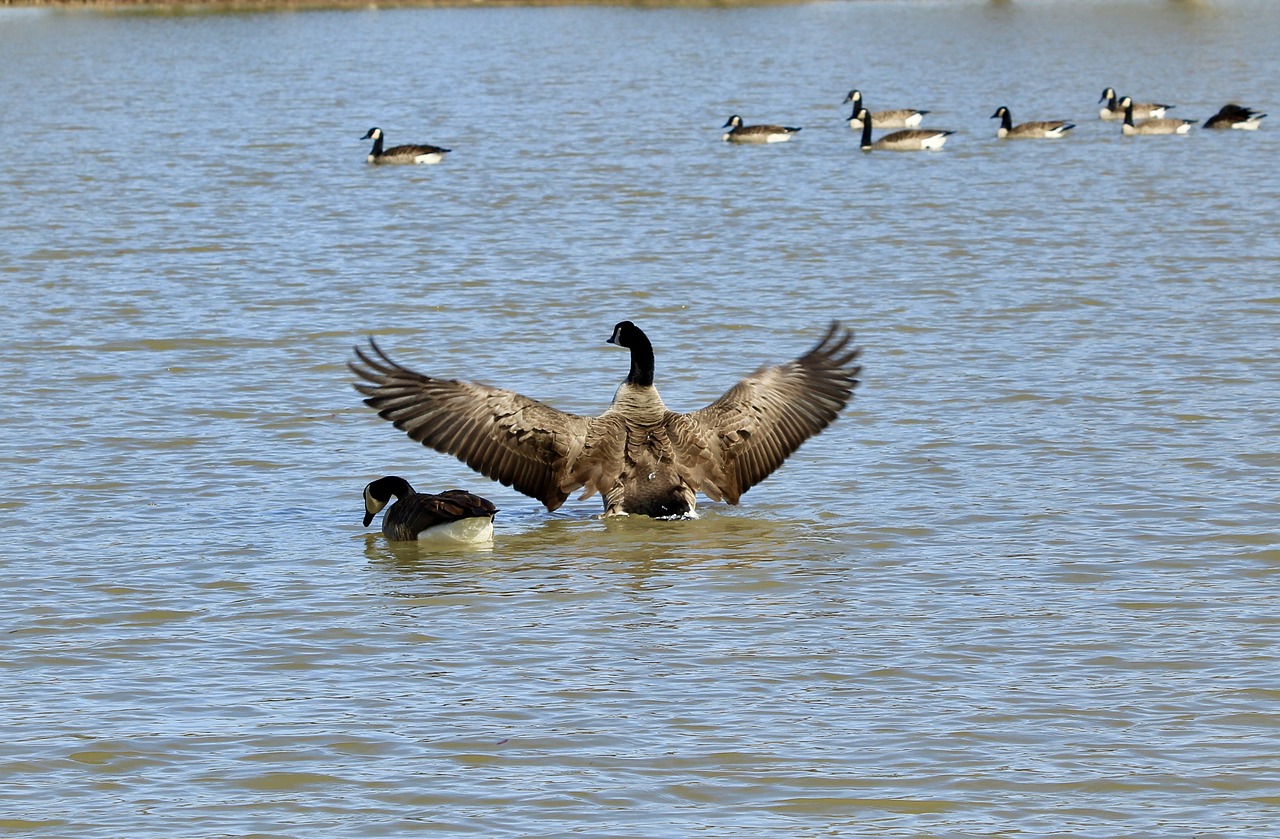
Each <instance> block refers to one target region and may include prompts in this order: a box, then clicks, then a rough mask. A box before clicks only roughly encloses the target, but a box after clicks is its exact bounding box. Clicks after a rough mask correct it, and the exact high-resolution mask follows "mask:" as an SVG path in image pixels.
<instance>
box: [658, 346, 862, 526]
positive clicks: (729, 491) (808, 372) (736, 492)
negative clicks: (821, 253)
mask: <svg viewBox="0 0 1280 839" xmlns="http://www.w3.org/2000/svg"><path fill="white" fill-rule="evenodd" d="M852 340H853V333H852V332H850V331H849V330H848V329H846V328H845V327H844V326H842V325H841V324H840V323H839V322H838V321H835V322H832V324H831V327H830V328H829V329H828V330H827V334H826V335H825V336H823V338H822V340H821V341H819V342H818V345H817V346H815V347H814V348H813V349H812V350H810V351H809V352H807V353H805V354H804V355H802V356H801V357H800V358H797V359H796V360H795V361H791V362H788V363H786V364H779V365H777V366H776V367H762V368H760V369H759V370H757V371H756V372H754V373H752V374H751V375H750V376H747V377H746V378H745V379H743V380H742V381H740V382H738V383H737V384H736V385H734V386H733V387H732V388H730V389H729V391H728V392H727V393H725V395H724V396H721V397H720V398H719V399H718V400H716V401H715V402H713V403H712V404H710V405H708V406H707V407H705V408H703V409H702V410H700V411H695V412H694V413H691V414H687V415H684V416H683V417H681V416H680V415H673V420H672V425H673V427H674V431H675V434H674V436H675V438H676V439H677V440H678V441H679V443H678V445H679V447H680V448H681V449H683V450H685V451H686V452H693V451H695V450H696V449H698V448H699V447H700V446H701V447H703V451H702V454H703V455H705V457H706V459H704V460H703V461H702V462H701V464H700V465H699V466H698V467H697V468H696V469H695V474H697V475H699V476H700V477H702V479H703V480H705V481H706V483H705V484H704V485H703V486H702V487H701V488H700V489H701V491H702V492H703V493H704V494H706V495H708V496H710V497H712V498H714V497H716V496H717V495H719V496H722V497H723V498H724V500H725V501H728V502H729V503H730V504H736V503H738V498H739V497H740V496H741V495H742V494H743V493H744V492H746V491H747V490H748V489H750V488H751V487H753V486H755V485H756V484H758V483H760V482H761V481H763V480H764V479H765V478H767V477H768V476H769V475H770V474H772V473H773V471H774V470H775V469H777V468H778V467H779V466H781V465H782V463H783V461H785V460H786V459H787V458H788V457H789V456H790V455H791V453H792V452H794V451H795V450H796V449H797V448H799V447H800V444H801V443H803V442H804V441H805V440H808V439H809V438H810V437H812V436H813V435H815V434H817V433H818V432H819V431H822V429H824V428H826V427H827V426H828V425H830V424H831V422H832V421H833V420H834V419H835V418H836V416H837V415H838V414H839V413H840V411H841V409H843V408H844V406H845V405H847V404H848V402H849V400H850V399H851V398H852V396H853V389H854V388H855V387H856V386H857V384H858V380H857V375H858V372H859V371H860V370H861V369H862V368H861V366H859V365H857V364H855V363H854V360H855V359H856V358H857V357H858V353H859V349H858V348H857V347H850V346H849V344H850V342H851V341H852Z"/></svg>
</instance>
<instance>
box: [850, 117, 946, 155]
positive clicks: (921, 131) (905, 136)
mask: <svg viewBox="0 0 1280 839" xmlns="http://www.w3.org/2000/svg"><path fill="white" fill-rule="evenodd" d="M858 119H859V120H861V121H862V143H861V148H862V150H863V151H934V150H936V149H940V148H942V146H943V144H945V143H946V142H947V138H948V137H950V136H951V135H952V134H954V133H956V132H954V131H941V130H937V129H932V128H904V129H903V130H901V131H894V132H893V133H892V134H886V135H884V136H883V137H881V138H880V139H879V140H876V141H875V142H874V143H873V142H872V141H871V129H872V127H873V124H874V122H875V120H874V119H873V118H872V117H871V115H870V114H869V113H867V109H866V108H862V109H860V110H859V111H858Z"/></svg>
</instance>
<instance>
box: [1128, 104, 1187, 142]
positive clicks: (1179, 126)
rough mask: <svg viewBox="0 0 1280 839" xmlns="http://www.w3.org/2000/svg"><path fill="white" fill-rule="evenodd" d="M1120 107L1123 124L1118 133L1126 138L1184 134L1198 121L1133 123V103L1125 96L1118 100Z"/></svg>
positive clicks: (1161, 119)
mask: <svg viewBox="0 0 1280 839" xmlns="http://www.w3.org/2000/svg"><path fill="white" fill-rule="evenodd" d="M1120 107H1122V108H1124V124H1123V125H1121V126H1120V131H1121V133H1123V134H1124V135H1125V136H1126V137H1132V136H1134V135H1148V134H1186V133H1187V132H1188V131H1190V130H1191V126H1192V125H1193V124H1195V123H1196V122H1197V121H1198V120H1194V119H1172V118H1168V117H1166V118H1159V117H1153V118H1151V119H1144V120H1139V121H1138V122H1136V123H1135V122H1134V121H1133V102H1131V101H1130V100H1129V97H1128V96H1126V97H1124V98H1123V99H1121V100H1120Z"/></svg>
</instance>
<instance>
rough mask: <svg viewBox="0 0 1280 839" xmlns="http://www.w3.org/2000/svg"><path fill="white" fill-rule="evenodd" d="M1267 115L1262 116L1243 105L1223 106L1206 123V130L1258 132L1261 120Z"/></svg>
mask: <svg viewBox="0 0 1280 839" xmlns="http://www.w3.org/2000/svg"><path fill="white" fill-rule="evenodd" d="M1265 116H1266V114H1260V113H1258V112H1257V111H1255V110H1254V109H1253V108H1245V107H1243V106H1241V105H1236V104H1234V103H1233V104H1230V105H1223V106H1222V107H1221V108H1219V109H1218V112H1217V113H1216V114H1214V115H1213V116H1211V117H1209V119H1208V120H1207V121H1206V122H1205V124H1204V127H1205V128H1237V129H1241V130H1243V131H1257V130H1258V126H1259V125H1260V123H1259V120H1261V119H1263V118H1264V117H1265Z"/></svg>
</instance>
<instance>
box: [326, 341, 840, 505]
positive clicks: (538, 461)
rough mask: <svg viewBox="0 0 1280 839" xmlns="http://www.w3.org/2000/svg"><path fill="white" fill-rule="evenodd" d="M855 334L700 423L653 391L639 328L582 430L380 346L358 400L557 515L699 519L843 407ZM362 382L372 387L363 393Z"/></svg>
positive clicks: (768, 371) (527, 402)
mask: <svg viewBox="0 0 1280 839" xmlns="http://www.w3.org/2000/svg"><path fill="white" fill-rule="evenodd" d="M852 338H853V335H852V333H851V332H850V331H849V330H848V329H846V328H845V327H843V326H841V325H840V323H839V322H833V323H832V324H831V327H830V328H829V329H828V330H827V332H826V334H825V335H824V336H823V337H822V340H821V341H819V342H818V344H817V345H816V346H815V347H814V348H813V349H811V350H810V351H809V352H807V353H805V354H804V355H802V356H800V357H799V358H797V359H796V360H794V361H790V362H787V363H785V364H779V365H777V366H773V367H761V368H760V369H759V370H757V371H755V372H754V373H752V374H751V375H749V376H747V377H746V378H744V379H742V380H741V381H740V382H738V383H737V384H736V385H734V386H733V387H731V388H730V389H729V390H728V391H726V392H725V394H724V395H723V396H721V397H720V398H719V399H717V400H716V401H715V402H712V403H711V404H710V405H708V406H706V407H705V408H702V409H701V410H697V411H693V412H691V413H687V414H681V413H676V412H674V411H671V410H669V409H668V408H667V406H666V405H665V404H663V401H662V397H661V396H659V395H658V391H657V389H656V388H655V387H654V386H653V373H654V359H653V345H652V344H651V343H650V342H649V339H648V337H646V336H645V334H644V332H643V331H641V329H640V327H638V326H636V325H635V324H634V323H632V322H631V321H623V322H621V323H619V324H618V325H617V326H615V327H614V329H613V334H612V335H610V337H609V340H608V343H610V344H615V345H617V346H619V347H624V348H626V349H628V350H630V351H631V370H630V372H629V373H628V374H627V378H626V380H625V381H623V383H622V384H621V385H620V386H619V387H618V390H617V393H615V394H614V397H613V403H612V404H611V405H610V406H609V408H608V410H606V411H605V412H604V413H603V414H601V415H600V416H596V417H587V416H578V415H576V414H569V413H565V412H564V411H560V410H557V409H556V408H552V407H551V406H549V405H546V404H544V403H542V402H537V401H535V400H533V399H530V398H529V397H527V396H522V395H520V394H518V393H515V392H513V391H510V390H502V389H499V388H495V387H490V386H488V385H482V384H476V383H474V382H466V381H457V380H453V379H438V378H435V377H433V376H426V375H423V374H421V373H415V372H414V371H412V370H409V369H408V368H406V367H402V366H401V365H399V364H397V363H396V362H394V361H392V360H391V359H390V357H388V356H387V354H386V353H385V352H383V351H382V349H381V348H380V347H379V346H378V345H377V344H376V343H375V342H374V341H373V339H370V340H369V347H370V349H369V350H368V351H365V350H363V349H361V348H359V347H357V348H356V350H355V353H356V360H355V361H352V362H350V363H349V365H348V366H349V367H350V368H351V370H352V371H353V372H354V373H355V374H356V375H358V376H359V377H360V378H362V379H364V380H365V382H362V383H357V384H356V385H355V388H356V390H358V391H360V392H361V393H362V394H364V395H365V396H366V397H367V398H366V399H365V400H364V401H365V404H367V405H369V406H371V407H373V408H374V409H376V410H377V411H378V415H379V416H381V417H382V418H383V419H386V420H390V421H391V422H392V423H394V424H395V426H396V427H397V428H399V429H401V430H403V431H404V432H405V433H407V434H408V435H409V436H410V437H411V438H413V439H414V440H417V441H418V442H420V443H422V444H423V445H424V446H427V447H429V448H432V449H435V450H436V451H438V452H442V453H444V454H451V455H453V456H455V457H457V458H458V459H459V460H461V461H463V462H464V463H466V464H467V465H468V466H470V467H471V468H472V469H475V470H476V471H477V472H480V473H481V474H483V475H485V476H487V477H489V478H492V479H493V480H495V481H499V482H500V483H502V484H504V485H506V486H511V487H514V488H515V489H516V490H518V491H519V492H522V493H524V494H525V495H529V496H531V497H533V498H536V499H538V500H539V501H541V502H542V503H543V504H544V505H545V506H546V508H547V510H549V511H550V510H555V509H556V508H558V507H559V506H560V505H561V504H563V503H564V502H565V500H566V499H567V498H568V497H569V494H570V493H572V492H574V491H575V490H577V489H580V488H581V489H583V490H584V491H583V493H582V496H581V497H582V498H589V497H591V496H592V495H593V494H595V493H600V495H601V496H602V499H603V501H604V515H605V516H618V515H626V514H630V513H636V514H642V515H647V516H652V517H655V518H679V517H691V516H693V515H694V514H695V513H694V508H695V496H696V494H697V493H699V492H701V493H702V494H703V495H705V496H707V497H708V498H710V499H712V500H714V501H721V500H723V501H726V502H728V503H730V504H737V503H738V499H739V498H740V497H741V496H742V494H743V493H745V492H746V491H747V490H749V489H750V488H751V487H753V486H755V485H756V484H758V483H760V482H761V481H763V480H764V479H765V478H767V477H768V476H769V475H770V474H771V473H772V472H773V471H774V470H775V469H777V468H778V467H779V466H781V465H782V463H783V461H785V460H786V459H787V457H788V456H789V455H790V454H791V453H792V452H794V451H795V450H796V449H797V448H799V446H800V444H801V443H803V442H804V441H805V440H807V439H809V438H810V437H812V436H814V435H815V434H817V433H818V432H820V431H822V430H823V429H824V428H826V427H827V426H828V425H829V424H830V423H831V422H832V421H833V420H834V419H835V418H836V416H837V415H838V414H839V413H840V411H841V409H843V408H844V406H845V405H846V404H847V403H848V402H849V399H850V398H851V397H852V395H853V389H854V387H855V386H856V385H857V384H858V380H857V378H856V376H857V374H858V371H859V370H860V369H861V368H860V366H859V365H857V364H855V363H854V360H855V359H856V358H857V357H858V353H859V349H858V348H857V347H851V346H850V341H851V340H852ZM366 382H367V383H366Z"/></svg>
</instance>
